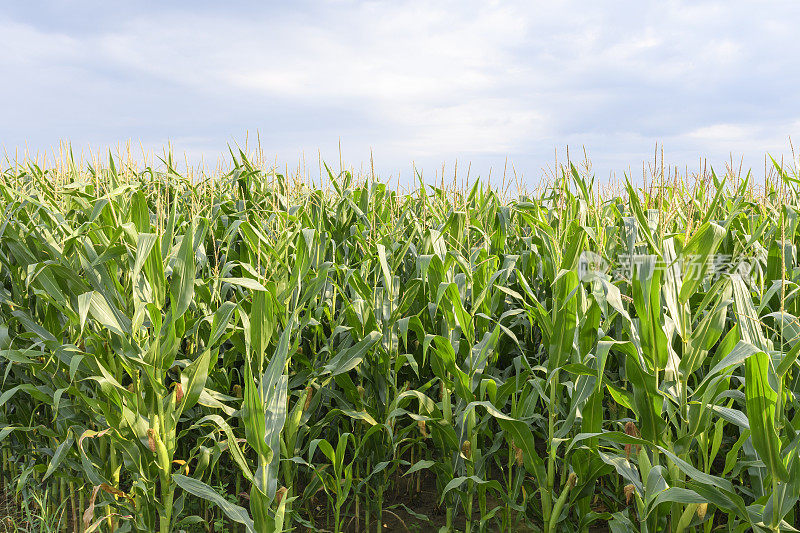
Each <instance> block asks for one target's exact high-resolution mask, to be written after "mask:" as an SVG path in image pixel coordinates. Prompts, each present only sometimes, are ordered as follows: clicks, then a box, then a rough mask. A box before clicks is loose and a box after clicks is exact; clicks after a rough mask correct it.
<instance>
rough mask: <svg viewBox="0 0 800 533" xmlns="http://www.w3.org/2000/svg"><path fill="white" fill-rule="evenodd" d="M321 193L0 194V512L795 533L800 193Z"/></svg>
mask: <svg viewBox="0 0 800 533" xmlns="http://www.w3.org/2000/svg"><path fill="white" fill-rule="evenodd" d="M118 167H119V168H118ZM325 168H326V171H325V172H326V174H327V176H326V181H325V186H324V187H323V186H311V185H308V184H305V183H301V182H299V181H297V180H294V179H292V178H290V177H289V176H286V175H284V174H280V173H277V172H275V171H268V170H265V169H263V168H262V167H261V166H259V165H255V164H253V163H251V162H250V160H249V159H248V158H247V157H246V156H245V154H244V153H241V152H240V153H238V154H235V156H234V157H233V163H232V170H230V171H226V172H224V173H221V174H219V175H216V176H213V177H207V178H203V179H195V178H190V177H186V176H182V175H180V174H179V173H178V172H177V171H176V170H174V165H173V164H172V160H171V159H167V160H165V161H164V165H162V166H160V167H159V169H158V170H157V169H155V168H152V167H145V168H139V169H136V168H133V167H130V166H126V167H125V168H122V165H121V163H120V162H119V160H117V161H115V159H113V158H110V159H109V160H108V161H106V162H105V163H104V164H103V165H99V164H91V165H84V164H80V165H77V164H74V163H70V164H65V165H60V166H57V167H53V168H43V167H41V166H39V165H37V164H36V163H35V162H33V161H29V162H26V163H20V164H16V165H12V166H10V167H9V168H7V169H6V170H4V171H2V175H0V212H1V213H2V216H1V217H0V375H2V394H1V395H0V449H1V450H2V486H3V491H4V494H5V498H9V499H12V500H13V501H15V502H17V505H19V506H21V505H24V506H25V508H27V509H32V508H34V507H35V508H36V510H37V511H36V515H37V516H38V517H39V519H40V521H41V522H42V524H44V523H45V522H47V525H46V527H47V528H49V529H47V530H52V531H81V532H89V531H109V532H110V531H118V532H127V531H136V532H155V531H158V532H160V533H167V532H173V531H220V530H221V531H246V532H248V533H251V532H258V533H266V532H277V531H333V532H336V533H339V532H340V531H355V532H359V533H360V532H374V533H379V532H382V531H389V530H396V531H412V530H416V531H436V530H439V531H464V532H468V533H469V532H473V531H480V532H484V531H544V532H547V533H552V532H587V533H588V532H590V531H612V532H615V533H622V532H625V533H627V532H650V533H653V532H662V531H663V532H670V533H681V532H704V533H709V532H711V531H724V532H748V531H754V532H777V531H797V530H798V529H795V528H798V527H800V526H799V524H800V504H798V497H800V458H798V447H799V446H800V367H798V352H799V351H800V322H798V316H800V294H799V293H798V288H799V287H798V283H800V263H799V262H798V246H800V229H798V211H800V181H799V180H798V176H797V173H796V172H795V171H786V170H785V169H783V168H781V167H780V166H778V165H776V166H775V169H773V171H772V173H771V177H770V178H769V179H766V180H764V181H763V183H755V181H754V180H753V179H752V178H751V177H750V175H747V176H745V177H742V176H740V175H730V174H729V175H726V176H723V177H718V176H716V175H715V174H713V173H709V174H708V175H706V176H701V177H700V178H699V180H698V181H695V180H694V179H691V180H690V179H688V178H686V179H679V178H677V177H670V178H668V177H665V176H664V175H663V174H662V175H661V176H660V178H655V179H652V180H651V181H650V182H648V183H646V184H644V185H643V186H642V185H641V184H639V185H638V186H637V185H634V184H632V183H631V182H626V183H624V184H623V185H622V186H620V187H619V188H618V190H616V191H611V192H608V191H602V188H601V187H599V186H598V182H597V180H595V179H594V178H592V177H591V176H590V175H587V174H586V173H585V172H582V171H580V170H579V169H578V168H576V167H575V166H571V165H567V166H565V167H564V168H562V169H560V171H559V174H558V176H557V177H556V179H553V180H552V182H551V183H549V184H548V185H547V186H546V187H545V186H543V187H542V188H541V189H539V190H537V192H536V193H526V192H522V191H521V192H520V193H519V194H518V195H516V196H515V197H514V198H506V197H505V195H504V194H502V191H500V190H495V189H493V188H491V187H489V186H488V185H487V184H486V183H482V182H480V181H477V182H475V183H474V184H471V185H469V186H468V187H452V186H447V185H444V184H443V185H442V186H431V185H425V184H424V183H423V182H422V180H421V179H420V180H419V186H418V187H417V189H416V190H414V191H411V192H408V193H401V192H399V191H397V190H394V189H393V188H392V187H390V186H389V185H387V184H386V183H381V182H379V181H376V180H373V179H370V178H360V177H354V176H353V174H351V173H350V172H347V171H343V172H340V173H333V172H331V171H330V170H327V167H325ZM11 522H12V520H11V518H9V519H7V524H10V523H11ZM24 522H25V523H22V522H19V523H16V524H14V525H6V528H7V530H19V531H27V530H30V531H33V530H37V531H38V530H39V529H35V528H36V527H37V526H36V524H34V523H33V521H32V520H25V521H24ZM40 527H41V528H44V527H45V525H41V524H40ZM14 528H19V529H14ZM41 530H45V529H41Z"/></svg>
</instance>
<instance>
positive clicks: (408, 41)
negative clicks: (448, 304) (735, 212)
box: [0, 1, 800, 176]
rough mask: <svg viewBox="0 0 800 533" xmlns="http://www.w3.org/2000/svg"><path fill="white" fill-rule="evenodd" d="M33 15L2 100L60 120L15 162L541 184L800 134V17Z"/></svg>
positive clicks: (10, 131) (737, 12)
mask: <svg viewBox="0 0 800 533" xmlns="http://www.w3.org/2000/svg"><path fill="white" fill-rule="evenodd" d="M304 9H305V10H304ZM23 15H24V13H23V14H22V15H20V14H19V13H17V16H16V18H7V19H6V20H4V21H0V32H2V33H3V35H4V41H5V42H11V43H12V44H11V45H10V46H9V47H7V48H6V49H5V50H4V51H3V53H0V66H2V68H3V69H4V70H5V71H7V72H8V73H9V74H10V76H9V78H10V79H16V80H17V81H18V82H19V83H18V85H11V86H9V85H5V86H4V87H3V88H0V98H2V99H3V100H5V101H10V100H14V101H18V102H22V104H23V106H24V107H25V108H26V110H27V109H30V110H34V111H26V112H27V113H28V114H27V115H26V116H28V117H31V116H32V115H31V114H30V113H31V112H33V113H34V115H33V116H35V113H37V112H39V113H41V114H42V116H41V117H39V121H38V122H39V124H38V127H37V128H33V127H32V126H30V127H28V126H26V125H25V124H21V126H19V125H17V124H9V123H8V121H6V124H4V125H0V138H2V139H3V140H4V141H5V142H7V143H8V142H16V143H19V142H21V140H22V139H23V137H21V136H23V135H25V137H24V139H25V140H30V141H31V142H33V143H43V144H44V143H52V142H54V141H55V139H53V138H52V135H59V136H72V137H74V136H79V137H82V138H85V139H86V140H87V141H90V142H95V143H97V142H100V143H103V142H107V143H115V142H117V141H119V140H120V139H125V138H129V137H137V136H141V137H143V140H144V141H145V142H146V143H147V144H149V145H153V144H157V143H158V142H162V141H163V140H164V139H165V138H182V139H185V141H184V142H185V143H186V145H185V146H184V147H183V148H186V149H189V150H191V151H192V152H193V153H195V154H197V153H203V151H210V152H219V151H222V150H224V143H225V142H227V141H229V140H230V139H231V137H234V138H240V137H241V136H242V135H243V134H244V132H245V131H246V130H250V131H253V130H255V129H259V130H260V131H261V137H262V141H264V144H266V145H268V146H269V148H268V149H272V150H274V151H275V152H278V153H280V154H295V155H296V154H299V153H300V151H301V150H303V149H305V150H307V151H313V150H314V148H323V149H326V150H330V149H331V147H332V146H333V145H335V140H336V139H337V138H338V137H342V138H343V141H344V143H345V145H346V146H351V147H354V150H355V151H356V154H357V155H356V157H357V158H363V157H366V154H367V153H368V152H367V150H368V148H369V147H373V148H375V151H376V153H377V154H379V156H380V157H383V158H385V159H384V161H385V162H386V163H385V165H384V166H392V165H394V166H397V167H400V166H402V165H404V164H405V163H406V162H410V161H411V160H417V161H419V160H423V161H435V160H439V161H441V160H452V159H453V158H455V157H459V158H460V159H462V160H464V159H470V158H473V157H474V158H476V159H477V160H479V161H482V162H484V163H485V164H486V165H489V164H493V165H495V166H497V165H498V163H500V162H502V161H503V160H504V159H505V157H506V156H511V158H512V159H515V160H516V161H517V167H518V168H527V170H528V175H529V176H532V175H536V173H537V171H538V169H539V168H541V167H542V166H544V165H546V164H547V162H549V161H550V159H551V154H552V152H553V149H554V148H555V147H562V146H564V145H565V144H566V143H570V144H571V145H573V146H575V144H578V145H581V144H584V145H586V146H587V148H588V149H589V150H590V151H591V153H593V154H594V155H595V156H596V157H597V160H598V161H601V162H602V163H601V164H600V165H596V168H597V170H598V172H600V173H601V174H602V173H607V171H608V170H610V169H618V170H619V169H621V168H626V167H627V166H628V165H633V166H636V165H637V164H638V163H639V161H638V159H642V158H649V157H650V154H651V152H652V147H653V145H654V144H655V143H656V142H665V143H666V145H667V149H668V151H669V148H670V145H672V146H674V148H675V151H674V153H675V154H677V157H681V158H683V157H685V158H686V159H687V160H692V161H695V160H696V159H697V158H698V157H700V156H703V155H705V156H709V157H719V158H727V155H728V153H727V152H729V151H731V150H734V151H742V152H746V153H747V154H748V156H752V157H753V158H761V157H762V156H763V153H764V152H765V151H775V150H784V149H785V148H787V146H788V143H787V142H786V138H787V136H788V135H791V134H793V133H794V134H797V133H800V132H798V121H800V111H798V110H800V97H799V96H796V91H795V90H794V88H795V87H796V86H797V81H798V79H797V77H798V74H796V73H795V70H796V69H795V68H794V65H793V60H792V56H791V54H789V53H788V50H789V48H790V46H791V45H792V44H793V41H794V34H793V27H792V24H791V23H790V21H792V20H797V15H800V7H798V6H797V5H796V4H794V3H792V2H776V3H771V4H770V7H769V10H768V11H767V10H766V9H765V8H762V7H761V6H760V5H758V4H752V3H749V2H744V1H734V2H724V3H723V2H680V1H670V2H659V3H655V2H653V3H649V2H644V3H637V4H630V3H629V2H610V3H589V2H575V1H557V2H550V3H547V4H543V5H537V4H535V3H523V2H510V3H509V2H502V3H501V2H491V3H480V2H467V3H463V2H445V3H435V4H431V3H429V2H419V1H410V2H355V1H341V2H328V3H323V4H314V5H309V6H305V8H292V7H287V6H286V5H284V6H279V7H270V8H266V7H254V6H253V5H247V7H245V6H244V5H234V6H233V7H232V8H230V9H221V8H219V7H214V8H212V7H209V6H205V7H203V5H202V4H198V5H196V6H194V5H193V6H192V7H191V8H187V9H179V8H175V7H172V8H170V7H164V6H162V5H161V4H155V5H153V6H151V7H150V8H149V9H148V11H146V12H139V13H127V12H126V13H122V14H120V16H118V17H115V18H112V19H110V20H109V21H105V22H106V23H102V22H101V23H99V24H98V25H97V26H96V27H92V28H86V27H83V26H81V27H80V28H74V27H71V26H70V25H69V24H68V23H63V24H56V23H53V24H51V25H50V26H48V27H46V28H45V27H44V25H43V23H41V22H40V21H39V19H38V18H37V17H34V16H29V17H27V18H26V17H25V16H23ZM111 15H113V12H112V13H111V14H110V15H109V16H111ZM7 17H8V16H7ZM6 36H11V37H12V38H11V39H6ZM52 73H57V74H58V79H57V80H52ZM48 80H52V82H54V83H56V84H57V86H56V87H57V88H58V89H59V90H46V88H45V87H46V84H47V83H48ZM26 83H27V84H29V85H33V86H34V89H33V90H31V89H30V87H28V88H25V84H26ZM37 109H39V111H35V110H37ZM57 109H60V110H62V111H61V112H62V113H63V114H64V116H66V117H67V118H66V119H64V122H58V121H56V119H54V118H53V111H54V110H57ZM10 118H11V119H12V120H17V121H19V122H20V123H21V122H22V120H23V118H24V116H23V113H22V112H21V111H18V112H17V114H16V115H14V113H13V112H12V114H11V116H10ZM32 122H36V121H35V120H34V121H32ZM48 124H49V125H50V127H48ZM28 137H30V138H28ZM214 146H217V147H218V148H217V149H216V150H215V149H214V148H213V147H214ZM178 148H181V147H180V146H179V147H178ZM721 152H724V153H721ZM208 155H209V156H210V157H211V158H212V159H215V158H216V155H217V154H216V153H209V154H208ZM630 159H637V160H633V161H632V160H630ZM676 162H677V163H683V162H682V161H676ZM354 163H357V161H354Z"/></svg>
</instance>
